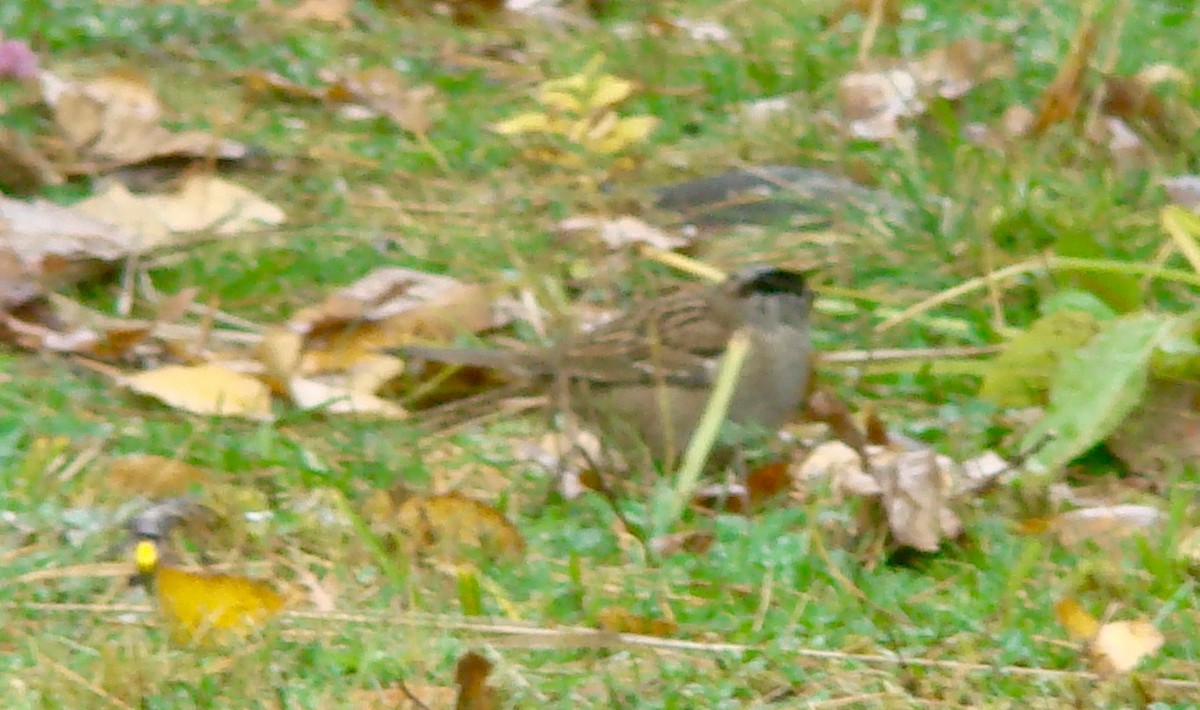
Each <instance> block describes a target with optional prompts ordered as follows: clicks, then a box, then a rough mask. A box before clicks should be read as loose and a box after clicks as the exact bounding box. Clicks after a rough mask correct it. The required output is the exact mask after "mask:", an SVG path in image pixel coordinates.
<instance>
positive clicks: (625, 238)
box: [558, 216, 693, 251]
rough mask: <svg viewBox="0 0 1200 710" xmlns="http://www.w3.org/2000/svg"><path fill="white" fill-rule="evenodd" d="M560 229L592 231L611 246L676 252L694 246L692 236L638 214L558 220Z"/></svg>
mask: <svg viewBox="0 0 1200 710" xmlns="http://www.w3.org/2000/svg"><path fill="white" fill-rule="evenodd" d="M558 229H559V231H560V232H564V233H567V234H571V233H576V232H591V233H594V234H597V235H598V236H599V237H600V241H602V242H604V245H605V246H607V247H608V248H609V249H613V250H616V249H622V248H624V247H628V246H632V245H638V244H645V245H646V246H651V247H654V248H656V249H662V250H663V251H672V250H675V249H682V248H684V247H687V246H690V245H691V243H692V241H693V240H692V239H690V238H688V237H685V236H683V235H680V234H671V233H669V232H666V231H664V230H662V229H659V228H658V227H654V226H651V225H649V224H647V223H646V222H643V221H642V220H640V219H638V218H637V217H630V216H623V217H617V218H615V219H607V218H604V217H571V218H569V219H564V220H563V221H561V222H559V223H558Z"/></svg>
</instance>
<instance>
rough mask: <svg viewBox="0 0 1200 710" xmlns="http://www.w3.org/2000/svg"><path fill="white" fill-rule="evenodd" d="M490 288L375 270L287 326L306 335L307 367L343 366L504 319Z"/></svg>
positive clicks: (305, 369)
mask: <svg viewBox="0 0 1200 710" xmlns="http://www.w3.org/2000/svg"><path fill="white" fill-rule="evenodd" d="M502 322H503V321H502V319H501V318H500V317H499V314H497V312H496V310H495V308H494V307H493V304H492V299H491V297H490V296H489V295H488V293H487V291H486V290H485V289H484V288H483V287H482V286H479V285H478V284H469V283H463V282H461V281H458V280H456V279H453V278H450V277H448V276H438V275H435V274H429V273H425V272H422V271H416V270H413V269H404V268H399V267H388V268H383V269H378V270H376V271H373V272H371V273H369V274H367V275H366V276H364V277H363V278H361V279H359V280H358V281H356V282H354V283H353V284H351V285H349V286H346V287H344V288H342V289H340V290H338V291H337V292H335V293H333V294H332V295H330V296H329V297H328V298H326V299H325V301H324V302H323V303H321V304H319V305H317V306H314V307H312V308H307V309H304V310H303V311H301V312H300V313H298V314H296V316H295V317H294V318H292V320H291V321H290V322H289V323H288V325H287V327H288V328H289V329H291V330H292V331H294V332H296V333H299V334H301V335H303V336H304V337H305V338H306V342H305V345H306V347H307V351H306V352H305V356H304V360H303V365H302V368H301V372H302V373H303V374H305V375H311V374H315V373H319V372H331V371H332V372H340V371H344V370H346V369H347V368H349V367H350V366H351V365H352V364H353V363H355V362H357V361H359V360H361V359H363V358H366V357H374V356H375V355H376V354H377V353H378V351H379V350H382V349H385V348H389V347H396V346H398V345H403V344H405V343H408V342H411V341H413V340H449V339H451V338H453V337H454V336H455V335H456V334H458V333H463V332H479V331H481V330H485V329H488V328H492V327H495V326H497V325H500V324H502Z"/></svg>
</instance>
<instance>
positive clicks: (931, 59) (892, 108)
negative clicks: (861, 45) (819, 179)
mask: <svg viewBox="0 0 1200 710" xmlns="http://www.w3.org/2000/svg"><path fill="white" fill-rule="evenodd" d="M1013 69H1014V60H1013V57H1012V54H1011V52H1010V51H1009V50H1008V48H1007V47H1004V46H1003V45H1001V44H999V43H987V42H979V41H978V40H971V39H965V40H959V41H957V42H953V43H951V44H949V45H947V46H945V47H939V48H936V49H933V50H931V51H929V52H926V53H925V54H924V55H922V56H920V57H918V58H916V59H914V60H910V61H907V62H891V63H888V64H886V65H884V66H881V67H879V68H876V69H874V70H862V71H855V72H851V73H849V74H846V75H845V76H843V77H842V79H841V80H840V81H839V82H838V88H837V101H838V111H839V117H840V119H841V121H840V122H839V125H840V126H842V128H843V129H844V130H845V131H846V133H848V134H849V135H850V136H852V137H854V138H859V139H862V140H872V141H883V140H890V139H892V138H896V137H897V136H899V135H900V131H901V127H900V125H901V122H902V121H903V119H906V118H912V117H914V116H919V115H921V114H923V113H924V112H925V110H926V107H927V105H926V100H927V99H929V98H932V97H941V98H943V99H948V100H957V99H961V98H962V97H963V96H965V95H966V94H967V93H968V92H969V91H971V90H972V89H973V88H975V87H976V86H977V85H979V84H981V83H983V82H985V81H990V80H992V79H995V78H999V77H1003V76H1008V75H1010V74H1011V73H1012V72H1013Z"/></svg>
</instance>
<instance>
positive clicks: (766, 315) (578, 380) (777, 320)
mask: <svg viewBox="0 0 1200 710" xmlns="http://www.w3.org/2000/svg"><path fill="white" fill-rule="evenodd" d="M811 309H812V291H810V290H809V288H808V284H807V282H806V280H805V277H804V275H803V274H801V273H798V272H795V271H789V270H785V269H779V268H775V267H770V266H753V267H750V268H747V269H744V270H742V271H739V272H738V273H736V274H734V275H732V276H731V277H730V278H729V279H728V280H726V281H725V282H723V283H720V284H716V285H708V286H692V287H688V288H683V289H680V290H678V291H675V292H672V293H669V294H667V295H664V296H660V297H658V298H651V299H646V300H642V301H638V302H635V303H634V304H632V305H631V307H630V308H629V309H628V310H627V311H625V312H624V313H622V314H620V315H619V316H617V317H616V318H614V319H613V320H611V321H609V322H607V323H605V324H604V325H602V326H599V327H597V328H595V329H593V330H589V331H586V332H580V333H576V334H573V335H571V336H568V337H566V338H564V339H563V340H562V341H560V342H559V343H557V344H556V345H553V346H551V347H547V348H529V349H520V350H482V349H472V348H436V347H407V348H402V349H400V351H399V352H400V353H401V354H402V355H404V356H406V357H407V358H410V359H418V360H431V361H435V362H441V363H447V364H457V365H473V366H478V367H487V368H494V369H498V370H502V371H507V372H510V373H512V374H514V375H517V376H519V377H522V378H525V379H527V380H528V382H529V384H530V389H534V390H540V391H545V392H549V393H551V394H552V395H554V397H555V399H556V400H557V401H558V402H559V404H560V406H564V408H566V409H568V410H570V411H571V412H573V413H574V414H576V415H577V416H579V417H580V418H581V419H582V420H583V421H584V422H586V423H588V424H590V425H591V426H593V427H595V428H596V429H597V430H598V433H599V434H600V435H601V436H602V437H603V438H604V439H605V440H606V443H607V444H611V445H614V446H617V447H618V450H619V451H620V452H621V453H622V454H625V455H628V454H629V453H631V452H634V451H637V450H642V451H647V452H648V453H649V454H650V456H651V457H652V458H653V459H655V460H656V461H659V462H668V463H671V462H673V461H674V460H675V459H676V457H678V456H679V455H680V454H681V453H682V452H683V450H684V449H685V448H686V447H687V444H688V440H689V439H690V438H691V436H692V432H693V431H694V430H695V428H696V425H697V423H698V422H699V419H700V417H701V415H702V414H703V412H704V408H705V405H706V404H707V402H708V397H709V394H710V393H711V391H712V387H713V384H714V383H715V379H716V375H717V371H718V369H719V364H720V358H721V356H722V355H723V354H724V352H725V349H726V346H727V345H728V343H729V339H730V337H731V336H732V335H733V334H734V332H735V331H737V330H738V329H740V328H745V329H746V330H747V332H748V333H749V335H750V352H749V354H748V355H747V357H746V361H745V363H744V365H743V367H742V369H741V372H740V375H739V379H738V382H737V386H736V389H735V392H734V395H733V399H732V401H731V402H730V405H729V414H728V421H729V422H731V423H733V424H735V425H739V426H744V427H756V428H760V429H762V430H763V431H766V432H769V433H774V432H776V431H778V430H779V428H780V427H781V426H782V425H783V424H785V423H786V422H787V420H788V419H789V418H790V417H791V416H792V415H793V414H794V413H795V412H796V409H797V407H798V406H799V405H800V403H801V400H802V399H803V398H804V396H805V393H806V389H807V385H808V375H809V358H810V354H811V345H810V340H809V314H810V312H811ZM563 400H565V401H563Z"/></svg>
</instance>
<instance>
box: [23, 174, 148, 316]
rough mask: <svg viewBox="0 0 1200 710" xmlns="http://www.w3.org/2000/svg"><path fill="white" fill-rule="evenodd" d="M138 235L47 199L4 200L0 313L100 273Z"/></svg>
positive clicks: (129, 247)
mask: <svg viewBox="0 0 1200 710" xmlns="http://www.w3.org/2000/svg"><path fill="white" fill-rule="evenodd" d="M137 242H138V237H137V235H135V234H133V233H132V232H130V231H129V230H127V229H123V228H121V227H117V226H115V225H112V224H109V223H108V222H103V221H100V220H97V219H95V218H93V217H90V216H88V215H86V214H83V213H81V212H79V211H77V210H74V209H70V208H66V207H59V206H58V205H55V204H52V203H50V202H47V201H45V200H35V201H33V202H23V201H21V200H14V199H10V198H8V197H4V196H2V195H0V309H8V308H15V307H17V306H20V305H22V304H24V303H28V302H30V301H32V300H34V299H35V298H37V297H38V296H41V295H42V294H43V293H45V292H46V291H53V290H55V289H57V288H60V287H62V286H65V285H69V284H73V283H76V282H78V281H81V280H83V279H86V278H89V277H91V276H94V275H96V274H98V273H102V272H104V271H106V270H108V269H109V268H111V264H112V263H113V262H115V261H118V260H120V259H122V258H123V257H124V256H125V255H126V254H128V253H129V251H130V249H131V247H132V246H133V245H136V244H137Z"/></svg>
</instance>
